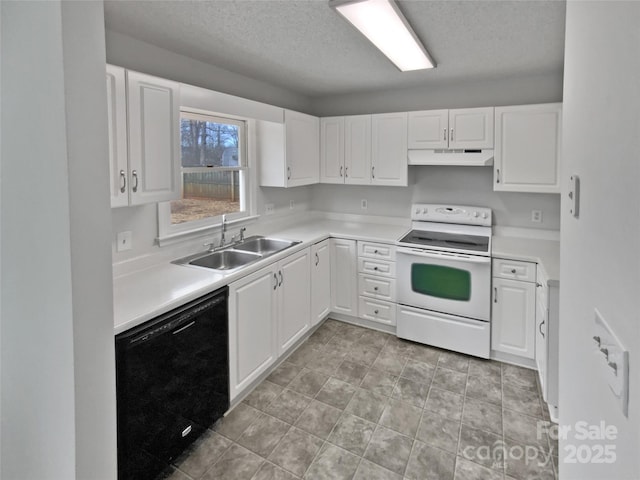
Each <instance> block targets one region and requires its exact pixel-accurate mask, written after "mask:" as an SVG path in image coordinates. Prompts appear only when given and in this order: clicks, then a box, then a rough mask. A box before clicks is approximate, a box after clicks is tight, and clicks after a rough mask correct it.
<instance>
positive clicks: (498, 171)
mask: <svg viewBox="0 0 640 480" xmlns="http://www.w3.org/2000/svg"><path fill="white" fill-rule="evenodd" d="M496 183H500V169H499V168H497V169H496Z"/></svg>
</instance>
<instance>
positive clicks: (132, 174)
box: [131, 170, 138, 192]
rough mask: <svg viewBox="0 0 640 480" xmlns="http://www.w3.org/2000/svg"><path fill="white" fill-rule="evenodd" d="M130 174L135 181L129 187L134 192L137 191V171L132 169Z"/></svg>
mask: <svg viewBox="0 0 640 480" xmlns="http://www.w3.org/2000/svg"><path fill="white" fill-rule="evenodd" d="M131 176H132V177H133V179H134V180H135V183H134V184H133V187H131V190H133V191H134V192H137V191H138V171H137V170H134V171H133V172H131Z"/></svg>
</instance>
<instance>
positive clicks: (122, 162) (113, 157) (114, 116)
mask: <svg viewBox="0 0 640 480" xmlns="http://www.w3.org/2000/svg"><path fill="white" fill-rule="evenodd" d="M107 122H108V124H109V125H108V127H109V128H108V133H109V179H110V187H111V206H112V207H122V206H126V205H129V182H128V175H129V171H128V170H129V169H128V161H127V84H126V80H125V73H124V68H122V67H116V66H113V65H107Z"/></svg>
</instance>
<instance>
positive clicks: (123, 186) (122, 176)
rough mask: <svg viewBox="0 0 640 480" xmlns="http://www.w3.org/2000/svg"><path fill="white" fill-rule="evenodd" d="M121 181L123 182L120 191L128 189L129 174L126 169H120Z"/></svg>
mask: <svg viewBox="0 0 640 480" xmlns="http://www.w3.org/2000/svg"><path fill="white" fill-rule="evenodd" d="M120 181H121V182H122V183H121V185H120V192H121V193H124V192H125V190H126V189H127V176H126V175H125V173H124V170H120Z"/></svg>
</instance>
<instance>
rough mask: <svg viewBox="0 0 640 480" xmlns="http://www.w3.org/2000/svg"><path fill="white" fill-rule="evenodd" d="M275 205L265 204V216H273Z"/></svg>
mask: <svg viewBox="0 0 640 480" xmlns="http://www.w3.org/2000/svg"><path fill="white" fill-rule="evenodd" d="M273 209H274V206H273V203H265V204H264V214H265V215H273Z"/></svg>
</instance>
